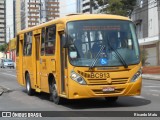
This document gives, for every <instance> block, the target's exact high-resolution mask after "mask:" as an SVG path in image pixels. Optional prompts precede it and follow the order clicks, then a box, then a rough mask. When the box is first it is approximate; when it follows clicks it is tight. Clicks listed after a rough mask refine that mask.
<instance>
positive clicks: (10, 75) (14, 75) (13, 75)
mask: <svg viewBox="0 0 160 120" xmlns="http://www.w3.org/2000/svg"><path fill="white" fill-rule="evenodd" d="M1 74H4V75H9V76H13V77H16V75H12V74H8V73H1Z"/></svg>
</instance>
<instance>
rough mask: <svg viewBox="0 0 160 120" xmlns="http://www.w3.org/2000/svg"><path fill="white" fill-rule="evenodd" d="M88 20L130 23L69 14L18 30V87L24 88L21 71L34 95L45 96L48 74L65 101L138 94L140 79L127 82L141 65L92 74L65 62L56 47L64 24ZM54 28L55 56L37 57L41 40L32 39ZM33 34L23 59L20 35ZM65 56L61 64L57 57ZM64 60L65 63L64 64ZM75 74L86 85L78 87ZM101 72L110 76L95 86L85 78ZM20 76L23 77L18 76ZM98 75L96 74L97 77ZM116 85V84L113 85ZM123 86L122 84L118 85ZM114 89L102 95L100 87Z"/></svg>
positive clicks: (62, 51) (59, 58) (105, 69)
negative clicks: (73, 77)
mask: <svg viewBox="0 0 160 120" xmlns="http://www.w3.org/2000/svg"><path fill="white" fill-rule="evenodd" d="M89 19H90V20H91V19H117V20H126V21H130V20H129V19H128V18H126V17H122V16H116V15H106V14H105V15H88V14H86V15H73V16H66V17H64V18H59V19H56V20H52V21H49V22H47V23H43V24H41V25H38V26H35V27H32V28H28V29H26V30H22V31H21V32H19V33H18V35H19V36H20V47H19V48H20V50H19V52H20V53H19V56H17V58H16V59H17V60H16V61H17V65H18V66H17V79H18V82H19V83H20V84H21V85H25V82H24V79H25V72H26V71H28V72H29V74H30V77H31V85H32V88H33V89H35V90H36V91H37V92H47V93H49V83H48V77H49V74H52V75H53V76H54V78H55V80H56V84H57V88H58V94H59V96H61V97H65V98H68V99H80V98H92V97H112V96H133V95H139V94H140V92H141V85H142V78H141V77H140V78H139V79H138V80H137V81H136V82H130V81H131V79H132V77H133V75H134V74H135V73H136V72H137V71H138V70H139V69H140V68H141V63H139V64H137V65H131V66H129V67H128V68H127V69H126V68H124V67H123V66H120V67H113V68H111V67H110V68H107V67H104V68H103V69H99V68H95V69H94V70H93V71H89V68H88V67H75V66H72V65H71V64H70V63H69V60H68V52H67V49H64V48H63V49H62V50H61V46H60V45H61V44H60V35H61V33H63V32H65V29H66V23H67V22H69V21H78V20H89ZM51 25H56V28H57V29H56V47H55V51H56V52H55V55H52V56H47V55H41V52H40V50H41V49H38V50H37V49H36V48H37V47H36V46H37V44H39V48H41V44H40V43H41V37H40V39H39V43H37V42H36V39H35V36H36V35H40V36H41V34H42V33H41V31H42V28H45V27H47V26H51ZM30 31H32V32H33V34H32V35H33V36H32V40H33V43H32V46H33V49H32V56H30V57H27V56H26V57H24V56H23V40H24V33H27V32H30ZM37 54H39V59H38V60H37V59H36V55H37ZM62 56H63V57H65V56H67V57H66V59H63V63H62V62H61V57H62ZM66 61H67V62H66ZM65 63H66V64H67V67H61V66H62V65H64V64H65ZM73 70H74V71H75V72H76V73H77V74H79V75H80V76H81V77H83V78H84V79H85V81H86V82H87V85H80V84H79V83H77V82H75V81H74V80H72V79H71V78H70V73H71V71H73ZM62 71H63V72H64V81H63V82H64V90H63V91H62V81H61V79H62V76H61V74H62ZM91 72H92V73H96V72H101V73H106V74H109V75H110V77H109V78H107V79H104V80H102V81H101V83H99V81H98V78H97V80H96V79H95V82H96V84H94V83H93V80H92V79H89V78H87V77H86V76H87V75H88V74H91ZM22 73H23V74H22ZM97 76H98V75H97ZM117 83H119V84H117ZM120 83H123V84H120ZM108 86H110V87H114V88H115V92H116V93H115V92H113V93H104V92H102V89H103V88H104V87H108Z"/></svg>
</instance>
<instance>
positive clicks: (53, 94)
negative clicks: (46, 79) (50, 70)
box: [49, 82, 63, 105]
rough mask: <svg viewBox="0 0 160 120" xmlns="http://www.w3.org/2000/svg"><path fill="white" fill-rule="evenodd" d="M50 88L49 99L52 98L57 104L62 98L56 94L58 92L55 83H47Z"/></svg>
mask: <svg viewBox="0 0 160 120" xmlns="http://www.w3.org/2000/svg"><path fill="white" fill-rule="evenodd" d="M49 88H50V100H52V101H53V102H54V103H55V104H57V105H59V104H61V103H62V101H63V100H62V99H63V98H61V97H59V96H58V92H57V87H56V83H53V82H52V83H51V84H50V85H49Z"/></svg>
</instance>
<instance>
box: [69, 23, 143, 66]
mask: <svg viewBox="0 0 160 120" xmlns="http://www.w3.org/2000/svg"><path fill="white" fill-rule="evenodd" d="M67 36H68V41H69V48H68V49H69V60H70V63H71V64H72V65H74V66H91V65H94V67H96V66H98V67H99V66H123V65H124V64H123V62H124V63H125V64H127V65H133V64H138V63H139V62H140V55H139V45H138V40H137V37H136V34H135V28H134V25H133V23H132V22H130V21H125V20H83V21H73V22H68V23H67ZM102 46H103V50H101V48H102ZM117 55H118V56H117ZM119 58H121V59H119ZM122 60H123V62H122Z"/></svg>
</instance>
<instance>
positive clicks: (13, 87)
mask: <svg viewBox="0 0 160 120" xmlns="http://www.w3.org/2000/svg"><path fill="white" fill-rule="evenodd" d="M0 86H1V87H3V88H6V89H5V90H6V91H5V92H4V93H3V95H1V96H0V111H102V112H103V111H160V104H159V103H160V102H159V100H160V81H157V80H156V81H155V80H145V79H144V80H143V85H142V94H141V96H134V97H120V98H119V100H118V101H117V103H115V104H108V103H106V101H105V100H104V99H103V98H100V99H84V100H76V101H67V103H65V104H63V105H55V104H54V103H52V102H51V101H49V100H48V99H49V95H48V94H45V93H41V94H35V95H34V96H28V95H27V94H26V91H25V89H24V88H23V87H21V86H20V85H18V83H17V81H16V75H15V70H13V69H0ZM79 114H81V112H80V113H79ZM3 119H4V120H5V118H3ZM3 119H2V118H0V120H3ZM14 119H15V120H17V118H12V119H9V118H6V120H14ZM23 119H24V120H30V119H28V118H23ZM23 119H22V118H21V119H18V120H23ZM39 119H40V118H39ZM43 119H44V118H42V120H43ZM45 119H46V118H45ZM48 119H49V120H50V119H53V118H47V120H48ZM54 119H56V120H63V119H67V120H72V119H75V118H74V117H65V118H54ZM76 119H79V120H83V119H85V120H97V119H104V120H106V119H107V120H128V119H131V120H159V118H142V117H141V118H127V117H118V118H116V117H107V118H106V117H100V118H98V117H94V118H93V117H89V118H84V117H83V118H81V117H80V118H76ZM35 120H37V119H36V118H35Z"/></svg>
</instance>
